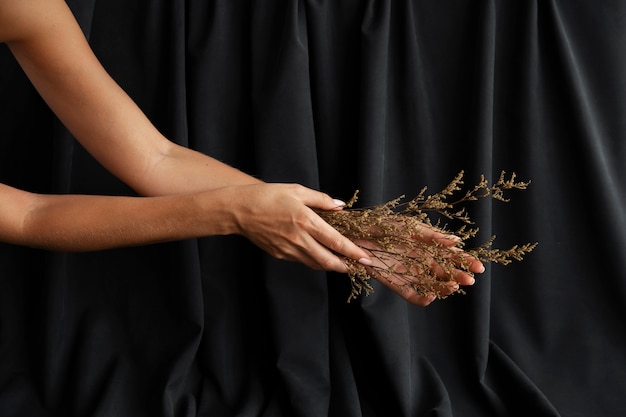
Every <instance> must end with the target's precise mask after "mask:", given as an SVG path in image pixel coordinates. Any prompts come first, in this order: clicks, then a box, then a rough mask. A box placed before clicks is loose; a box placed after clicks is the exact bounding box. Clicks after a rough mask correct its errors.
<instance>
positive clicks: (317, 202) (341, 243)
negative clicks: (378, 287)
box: [219, 183, 371, 273]
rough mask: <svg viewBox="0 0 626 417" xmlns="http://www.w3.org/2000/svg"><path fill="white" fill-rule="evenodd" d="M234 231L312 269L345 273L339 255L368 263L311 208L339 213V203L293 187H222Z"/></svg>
mask: <svg viewBox="0 0 626 417" xmlns="http://www.w3.org/2000/svg"><path fill="white" fill-rule="evenodd" d="M219 191H220V192H222V193H226V194H227V196H226V199H225V200H224V201H226V202H228V207H224V210H227V211H228V212H229V215H230V216H232V217H231V221H232V224H233V225H234V226H235V230H234V232H235V233H237V234H241V235H243V236H245V237H246V238H248V239H249V240H250V241H252V242H253V243H254V244H256V245H257V246H259V247H260V248H261V249H263V250H265V251H266V252H268V253H269V254H270V255H272V256H273V257H275V258H278V259H285V260H289V261H298V262H301V263H303V264H305V265H307V266H309V267H311V268H313V269H322V270H327V271H336V272H341V273H346V272H347V267H346V265H345V263H344V262H343V261H342V260H341V259H340V257H339V256H337V254H339V255H343V256H346V257H348V258H351V259H354V260H356V261H359V262H360V263H362V264H364V265H369V264H370V263H371V260H370V257H369V254H368V253H367V252H366V251H365V250H364V249H362V248H359V247H358V246H357V245H356V244H354V243H353V242H352V241H350V240H349V239H347V238H346V237H344V236H343V235H341V234H340V233H339V232H338V231H337V230H335V229H334V228H333V227H331V226H330V225H329V224H328V223H326V222H325V221H324V220H322V219H321V218H320V217H319V216H318V215H317V214H316V213H315V212H314V211H313V210H312V209H321V210H335V209H337V210H339V209H341V206H343V202H341V201H338V200H334V199H332V198H331V197H329V196H328V195H327V194H324V193H321V192H318V191H314V190H311V189H309V188H306V187H304V186H301V185H297V184H266V183H263V184H251V185H242V186H235V187H226V188H222V189H221V190H219Z"/></svg>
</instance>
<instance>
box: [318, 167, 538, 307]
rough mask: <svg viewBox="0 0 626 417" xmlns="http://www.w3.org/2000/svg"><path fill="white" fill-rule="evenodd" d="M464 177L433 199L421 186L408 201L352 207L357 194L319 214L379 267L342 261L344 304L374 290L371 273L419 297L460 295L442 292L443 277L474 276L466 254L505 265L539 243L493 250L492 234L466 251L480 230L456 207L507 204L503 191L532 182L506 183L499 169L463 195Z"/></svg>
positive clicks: (434, 195)
mask: <svg viewBox="0 0 626 417" xmlns="http://www.w3.org/2000/svg"><path fill="white" fill-rule="evenodd" d="M463 175H464V173H463V172H460V173H459V174H458V175H457V176H456V177H455V178H454V179H453V180H452V181H451V182H450V183H449V184H448V185H447V186H446V187H445V188H444V189H443V190H441V191H440V192H438V193H436V194H433V195H426V190H427V189H426V187H424V188H423V189H422V190H421V191H420V192H419V194H418V195H417V196H416V197H414V198H413V199H411V200H409V201H404V200H405V199H404V196H401V197H398V198H396V199H395V200H391V201H388V202H387V203H385V204H381V205H377V206H373V207H367V208H354V204H355V203H356V201H357V195H358V191H357V192H355V194H354V196H353V197H352V199H351V200H350V201H349V202H348V203H347V204H346V207H345V208H344V209H343V210H336V211H322V212H320V213H319V214H320V216H322V218H323V219H324V220H325V221H327V222H328V223H329V224H330V225H331V226H333V227H334V228H335V229H337V230H338V231H339V232H341V233H342V234H343V235H344V236H346V237H348V238H349V239H350V240H352V241H353V242H355V243H357V244H358V245H359V246H361V247H363V248H365V249H367V250H368V251H369V252H370V253H371V255H372V257H373V258H374V259H376V261H377V262H376V265H377V266H370V267H365V266H363V265H361V264H359V263H358V262H356V261H354V260H352V259H349V258H344V260H345V262H346V264H347V265H348V268H349V273H348V275H349V278H350V280H351V285H352V288H351V293H350V296H349V297H348V301H351V300H352V299H355V298H356V297H358V296H359V295H361V294H365V295H368V294H370V293H372V292H373V291H374V289H373V287H372V286H371V284H370V283H369V282H368V281H369V280H370V278H371V276H372V274H374V275H375V276H376V278H378V279H380V280H385V281H386V282H387V283H388V284H390V285H393V286H397V287H399V288H400V290H401V291H405V290H406V289H407V288H412V289H413V290H415V291H416V292H418V293H419V294H421V295H427V294H432V293H434V294H435V295H436V296H437V297H438V298H445V297H447V296H448V295H450V294H451V293H452V294H453V293H456V292H460V293H463V290H461V289H460V288H458V287H457V289H454V290H452V292H450V291H446V292H445V293H444V292H442V291H441V288H442V287H441V285H442V276H443V277H444V278H443V281H444V282H445V281H446V280H448V281H449V280H451V279H452V278H451V277H452V276H453V274H454V273H455V271H457V270H462V271H465V272H466V273H469V274H472V273H471V271H469V266H470V263H471V261H470V258H468V255H469V256H471V257H474V258H475V259H478V260H480V261H481V262H483V263H489V262H495V263H498V264H501V265H508V264H509V263H511V262H512V261H513V260H518V261H519V260H522V259H523V257H524V255H526V254H527V253H529V252H531V251H532V250H533V249H534V248H535V246H536V245H537V243H527V244H523V245H515V246H513V247H511V248H509V249H496V248H493V247H492V244H493V242H494V239H495V236H492V237H491V238H490V239H488V240H487V241H486V242H484V243H483V244H481V245H479V246H478V247H474V248H471V249H467V248H466V247H465V246H466V243H467V241H468V240H469V239H471V238H473V237H475V236H476V234H477V233H478V230H479V228H478V227H476V226H475V225H474V222H473V221H472V220H471V219H470V217H469V215H468V212H467V210H466V209H465V207H460V206H461V205H463V204H464V203H468V202H470V201H475V200H478V199H480V198H487V197H489V198H493V199H496V200H499V201H503V202H507V201H509V200H508V199H507V198H505V196H504V192H505V191H506V190H511V189H518V190H524V189H526V188H527V186H528V185H529V184H530V182H522V181H516V174H515V173H513V174H511V175H510V176H509V177H508V179H507V177H506V176H505V172H504V171H503V172H502V173H501V174H500V177H499V179H498V181H497V182H495V183H493V184H491V185H490V184H489V182H488V181H487V180H486V179H485V177H484V175H481V177H480V181H479V182H478V183H477V184H476V185H475V186H473V187H472V188H469V189H468V190H466V191H465V192H464V193H463V190H462V186H463V185H464V182H463ZM450 223H460V227H458V228H457V229H456V230H451V229H450ZM432 231H436V232H441V233H444V234H445V239H449V241H446V242H443V243H442V241H441V239H437V240H433V239H427V238H425V236H430V235H431V232H432ZM427 232H428V233H427ZM445 277H449V278H448V279H446V278H445Z"/></svg>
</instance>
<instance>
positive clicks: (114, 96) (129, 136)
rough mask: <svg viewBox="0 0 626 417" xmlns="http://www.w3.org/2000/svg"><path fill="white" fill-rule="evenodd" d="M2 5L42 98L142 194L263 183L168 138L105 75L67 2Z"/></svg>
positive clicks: (16, 49)
mask: <svg viewBox="0 0 626 417" xmlns="http://www.w3.org/2000/svg"><path fill="white" fill-rule="evenodd" d="M2 2H3V3H4V4H0V13H2V10H3V9H4V19H2V25H4V24H5V22H7V21H8V22H12V23H11V25H10V26H9V27H10V28H11V30H9V29H6V28H5V30H4V32H6V33H5V34H4V38H5V39H6V40H8V45H9V47H10V49H11V51H12V52H13V54H14V55H15V57H16V58H17V60H18V62H19V63H20V65H21V66H22V68H23V69H24V71H25V72H26V74H27V75H28V77H29V78H30V80H31V81H32V83H33V84H34V85H35V87H36V88H37V90H38V91H39V93H40V94H41V95H42V97H43V98H44V100H45V101H46V102H47V103H48V105H49V106H50V107H51V108H52V110H53V111H54V112H55V113H56V115H57V116H58V117H59V118H60V119H61V121H62V122H63V123H64V125H65V126H66V127H67V128H68V129H69V130H70V131H71V132H72V134H73V135H74V136H75V137H76V138H77V139H78V140H79V141H80V142H81V144H82V145H83V146H84V147H85V148H86V149H87V150H88V151H89V153H91V154H92V155H93V156H94V157H95V158H96V159H97V160H98V161H99V162H100V163H101V164H103V166H104V167H106V168H107V169H108V170H109V171H110V172H112V173H113V174H114V175H116V176H117V177H118V178H120V179H121V180H122V181H124V182H125V183H127V184H128V185H130V186H131V187H133V188H134V189H135V190H136V191H137V192H139V193H140V194H142V195H164V194H178V193H189V192H196V191H205V190H208V189H213V188H217V187H222V186H226V185H238V184H254V183H259V182H260V181H259V180H257V179H255V178H253V177H251V176H250V175H247V174H245V173H243V172H241V171H239V170H237V169H234V168H232V167H230V166H228V165H226V164H223V163H221V162H219V161H217V160H215V159H214V158H211V157H209V156H207V155H204V154H201V153H198V152H195V151H193V150H190V149H188V148H185V147H182V146H178V145H176V144H174V143H173V142H171V141H169V140H167V139H166V138H165V137H164V136H163V135H162V134H161V133H160V132H159V131H158V130H157V129H156V128H155V127H154V126H153V124H152V123H151V122H150V121H149V120H148V118H147V117H146V116H145V115H144V113H143V112H142V111H141V110H140V109H139V107H138V106H137V105H136V104H135V103H134V102H133V101H132V99H131V98H130V97H129V96H128V95H127V94H126V93H125V92H124V91H123V90H122V89H121V87H119V85H118V84H117V83H116V82H115V81H114V80H113V79H112V78H111V77H110V76H109V74H108V73H107V72H106V71H105V70H104V68H103V67H102V65H101V64H100V62H99V61H98V60H97V58H96V57H95V55H94V54H93V52H92V50H91V48H90V47H89V45H88V43H87V41H86V39H85V37H84V35H83V33H82V31H81V29H80V27H79V26H78V24H77V23H76V20H75V19H74V16H73V15H72V13H71V11H70V10H69V9H68V7H67V5H66V4H65V2H64V1H63V0H2ZM24 16H27V18H24ZM0 18H2V15H1V14H0ZM20 22H22V23H21V24H20ZM2 25H0V27H1V26H2ZM2 32H3V31H2V29H1V28H0V36H2ZM9 32H10V33H9Z"/></svg>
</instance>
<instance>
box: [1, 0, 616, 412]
mask: <svg viewBox="0 0 626 417" xmlns="http://www.w3.org/2000/svg"><path fill="white" fill-rule="evenodd" d="M68 2H69V3H70V6H71V7H72V10H73V11H74V12H75V14H76V16H77V18H78V20H79V22H80V24H81V26H82V27H83V29H84V31H85V33H86V35H87V36H88V38H89V40H90V43H91V45H92V46H93V48H94V51H95V52H96V54H97V56H98V57H99V58H100V59H101V61H102V63H103V65H104V66H105V67H106V68H107V70H108V71H109V72H110V73H111V75H112V76H113V77H114V78H115V79H116V80H117V81H118V82H119V83H120V85H121V86H122V87H123V88H124V89H125V90H126V91H127V92H128V93H129V94H130V95H131V97H132V98H133V99H135V101H136V102H137V103H138V104H139V106H140V107H141V108H142V109H143V110H144V111H145V112H146V113H147V114H148V116H149V117H150V118H151V120H152V121H153V122H154V123H155V125H156V126H157V127H158V128H159V129H160V130H161V131H162V132H164V133H165V134H166V135H167V136H168V137H169V138H170V139H171V140H172V141H175V142H177V143H180V144H183V145H185V146H189V147H191V148H194V149H197V150H200V151H202V152H205V153H207V154H209V155H212V156H214V157H216V158H218V159H221V160H223V161H225V162H227V163H229V164H232V165H234V166H236V167H238V168H240V169H242V170H244V171H246V172H249V173H251V174H253V175H255V176H258V177H260V178H262V179H264V180H266V181H278V182H298V183H302V184H305V185H307V186H310V187H312V188H316V189H321V190H323V191H325V192H328V193H329V194H331V195H333V196H334V197H337V198H342V199H349V198H350V196H351V195H352V193H353V192H354V190H356V189H359V190H361V194H360V196H361V198H360V200H359V204H360V205H369V204H376V203H382V202H384V201H387V200H390V199H392V198H395V197H397V196H399V195H402V194H405V195H407V196H412V195H414V194H417V192H418V191H419V190H420V189H421V188H422V187H423V186H428V187H429V190H431V191H433V192H435V191H437V190H439V189H440V188H441V187H443V186H444V185H445V184H447V183H448V182H449V181H450V180H451V179H452V178H453V177H454V176H455V175H456V174H457V173H458V172H459V171H461V170H464V171H465V178H466V181H467V183H468V184H472V183H473V182H475V181H477V180H478V178H479V176H480V174H485V175H486V177H487V178H488V179H490V180H495V179H497V177H498V175H499V173H500V171H501V170H505V171H507V172H516V173H517V174H518V178H519V179H522V180H531V181H532V183H531V186H530V188H529V189H528V190H526V191H523V192H515V193H512V194H511V195H510V197H511V198H512V200H511V201H510V202H509V203H500V202H497V201H482V202H479V203H477V204H475V205H473V206H469V207H468V208H469V209H470V213H471V215H472V217H473V218H474V219H475V220H476V221H477V224H478V225H479V227H480V234H479V236H478V238H477V239H479V240H484V239H486V238H488V237H489V236H491V235H492V234H495V235H497V238H496V246H497V247H508V246H511V245H513V244H516V243H525V242H534V241H538V242H539V246H538V247H537V248H536V249H535V250H534V252H532V253H531V254H530V255H529V256H528V257H527V258H526V259H525V260H524V261H523V262H516V263H514V264H511V265H509V266H506V267H502V266H497V265H488V268H487V271H486V272H485V273H484V274H483V275H481V276H479V277H478V280H477V283H476V285H475V286H474V287H472V288H470V289H469V290H468V291H467V294H466V295H455V296H453V297H451V298H449V299H447V300H442V301H438V302H435V303H434V304H433V305H431V306H429V307H427V308H421V307H416V306H412V305H409V304H407V303H406V302H404V301H403V300H402V299H400V298H399V297H397V296H396V295H394V294H392V293H391V292H390V291H388V290H387V289H385V288H383V287H381V286H379V285H375V287H376V292H375V293H374V294H372V295H370V296H369V297H363V298H359V299H358V300H356V301H353V302H351V303H349V304H348V303H346V299H347V296H348V294H349V283H348V280H347V278H346V277H345V276H342V275H338V274H327V273H323V272H319V271H312V270H309V269H307V268H306V267H304V266H301V265H298V264H294V263H288V262H281V261H277V260H274V259H271V258H270V257H269V256H267V255H265V254H264V253H262V252H261V251H260V250H259V249H257V248H256V247H254V246H253V245H252V244H250V243H249V242H247V241H246V240H244V239H243V238H239V237H234V236H231V237H223V238H215V237H209V238H203V239H199V240H190V241H182V242H172V243H167V244H158V245H151V246H146V247H137V248H126V249H119V250H110V251H102V252H95V253H82V254H73V253H54V252H45V251H40V250H33V249H28V248H22V247H16V246H11V245H1V246H0V274H1V277H0V415H2V416H6V417H13V416H15V417H18V416H19V417H22V416H28V417H39V416H55V417H56V416H64V417H66V416H67V417H70V416H89V417H92V416H93V417H96V416H98V417H99V416H118V417H131V416H132V417H143V416H150V417H155V416H168V417H170V416H171V417H174V416H175V417H192V416H207V417H208V416H211V417H214V416H237V417H240V416H241V417H244V416H245V417H249V416H264V417H279V416H285V417H300V416H302V417H305V416H306V417H309V416H310V417H320V416H333V417H374V416H376V417H387V416H393V417H405V416H407V417H408V416H420V417H421V416H442V417H444V416H445V417H451V416H460V417H474V416H476V417H483V416H524V417H528V416H562V417H565V416H571V417H574V416H589V417H591V416H594V417H600V416H603V417H618V416H622V415H626V405H625V403H624V394H625V393H626V308H625V305H626V273H625V272H624V270H625V268H626V261H625V260H626V237H625V236H626V217H625V215H626V214H625V208H626V192H625V185H624V182H625V181H626V163H625V162H626V3H624V2H622V1H619V0H600V1H593V2H591V1H584V0H567V1H566V0H528V1H503V0H448V1H440V2H434V1H421V0H420V1H416V0H413V1H410V0H341V1H334V0H263V1H243V0H241V1H240V0H236V1H233V0H213V1H209V0H107V1H96V0H69V1H68ZM0 69H1V70H0V106H1V107H0V137H1V138H2V140H1V141H0V147H1V152H0V181H2V182H4V183H8V184H10V185H13V186H16V187H21V188H23V189H27V190H31V191H38V192H54V193H66V192H71V193H89V194H94V193H99V194H132V192H131V191H130V189H129V188H128V187H126V186H125V185H123V184H122V183H121V182H120V181H119V180H117V179H115V178H114V177H113V176H111V175H110V174H108V173H107V172H106V171H105V170H103V168H101V167H100V166H99V165H98V163H97V162H96V161H95V160H93V159H92V158H91V157H90V156H89V155H88V154H87V153H86V152H85V151H84V150H83V149H82V148H81V146H80V145H79V144H77V143H75V141H74V139H73V138H72V137H71V136H70V135H69V134H68V133H67V132H66V131H65V129H64V128H63V127H62V126H61V125H60V123H59V122H58V121H57V120H56V119H55V118H54V116H53V115H52V114H51V113H50V111H49V110H48V109H47V108H46V106H45V105H44V104H43V103H42V101H41V99H40V98H39V97H38V95H37V93H36V92H35V91H34V90H33V88H32V87H31V86H30V84H29V82H28V80H27V79H26V78H25V76H24V75H23V74H22V72H21V70H20V68H19V67H18V66H17V64H16V63H15V61H14V60H13V58H12V57H11V55H10V53H9V52H8V49H6V48H5V47H3V48H2V50H1V54H0Z"/></svg>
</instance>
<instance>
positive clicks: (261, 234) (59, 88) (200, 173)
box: [0, 0, 482, 305]
mask: <svg viewBox="0 0 626 417" xmlns="http://www.w3.org/2000/svg"><path fill="white" fill-rule="evenodd" d="M0 42H5V43H7V44H8V46H9V48H10V50H11V52H12V53H13V54H14V56H15V57H16V59H17V61H18V62H19V64H20V65H21V66H22V68H23V70H24V71H25V73H26V74H27V76H28V77H29V79H30V80H31V82H32V83H33V85H34V86H35V88H36V89H37V90H38V92H39V93H40V94H41V96H42V97H43V98H44V100H45V101H46V103H47V104H48V105H49V106H50V108H51V109H52V110H53V111H54V112H55V114H56V115H57V116H58V117H59V119H60V120H61V121H62V122H63V123H64V125H65V126H66V127H67V128H68V129H69V130H70V131H71V132H72V134H73V135H74V136H75V137H76V139H77V140H78V141H80V143H81V144H82V145H83V146H84V147H85V148H86V149H87V150H88V151H89V152H90V153H91V154H92V155H93V156H94V157H95V158H96V159H97V160H98V161H99V162H100V163H101V164H102V165H103V166H104V167H105V168H106V169H108V170H109V171H110V172H111V173H113V174H114V175H116V176H117V177H118V178H120V179H121V180H122V181H124V182H125V183H126V184H128V185H129V186H131V187H132V188H133V189H134V190H135V191H136V192H137V193H138V194H140V195H142V197H114V196H85V195H42V194H34V193H29V192H26V191H22V190H18V189H16V188H14V187H11V186H9V185H4V184H0V202H1V204H0V240H1V241H5V242H10V243H15V244H20V245H28V246H33V247H40V248H46V249H50V250H67V251H85V250H100V249H106V248H112V247H120V246H128V245H142V244H148V243H154V242H162V241H171V240H178V239H185V238H193V237H200V236H211V235H226V234H240V235H243V236H245V237H246V238H248V239H249V240H251V241H252V242H254V243H255V244H256V245H258V246H259V247H260V248H262V249H263V250H265V251H267V252H268V253H269V254H271V255H272V256H274V257H276V258H279V259H285V260H289V261H297V262H301V263H303V264H305V265H307V266H309V267H311V268H314V269H321V270H328V271H336V272H342V273H344V272H346V266H345V264H344V263H343V262H342V261H341V259H340V258H339V257H338V256H337V254H340V255H343V256H346V257H349V258H352V259H355V260H358V261H360V262H361V263H363V264H365V265H369V264H371V262H372V261H371V258H370V256H369V254H368V253H367V251H365V250H363V249H362V248H359V247H358V246H357V245H355V244H354V243H353V242H351V241H350V240H349V239H347V238H345V237H343V236H342V235H341V234H340V233H338V232H337V231H336V230H334V229H333V228H332V227H331V226H329V225H328V224H326V223H325V222H324V221H322V220H321V219H320V218H319V216H317V215H316V214H315V212H314V211H313V209H323V210H333V209H340V206H341V204H342V203H341V202H339V201H337V200H334V199H332V198H331V197H330V196H328V195H326V194H324V193H321V192H318V191H315V190H312V189H309V188H306V187H303V186H300V185H296V184H268V183H264V182H262V181H260V180H258V179H256V178H254V177H252V176H250V175H247V174H245V173H243V172H241V171H239V170H237V169H235V168H233V167H230V166H228V165H226V164H224V163H221V162H220V161H218V160H216V159H214V158H211V157H209V156H207V155H204V154H201V153H199V152H195V151H193V150H191V149H188V148H185V147H182V146H178V145H176V144H174V143H173V142H171V141H169V140H168V139H167V138H165V137H164V136H163V135H162V134H161V133H160V132H159V131H158V130H157V129H156V128H155V127H154V126H153V125H152V124H151V122H150V121H149V120H148V119H147V117H146V116H145V115H144V113H143V112H142V111H141V109H139V107H138V106H137V105H136V104H135V103H134V102H133V100H132V99H131V98H130V97H129V96H128V95H127V94H126V93H125V92H124V91H123V90H122V89H121V88H120V87H119V85H117V83H116V82H115V81H114V80H113V79H112V78H111V77H110V76H109V75H108V73H107V72H106V71H105V69H104V68H103V67H102V65H101V64H100V63H99V61H98V59H97V58H96V56H95V55H94V54H93V52H92V50H91V48H90V47H89V45H88V43H87V41H86V39H85V37H84V35H83V33H82V31H81V29H80V27H79V26H78V24H77V22H76V20H75V19H74V16H73V15H72V13H71V11H70V10H69V8H68V7H67V5H66V3H65V2H64V1H63V0H0ZM476 269H478V270H477V271H475V272H481V271H480V270H481V269H482V265H479V266H477V267H476ZM466 275H467V274H466ZM470 279H471V277H469V276H463V275H462V274H461V275H460V276H459V277H457V282H458V284H460V285H469V284H471V281H470ZM405 298H406V297H405ZM409 301H410V302H414V303H416V304H419V305H426V304H427V301H428V300H427V297H421V298H420V299H418V300H415V299H413V298H411V299H409ZM431 301H432V300H431Z"/></svg>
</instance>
